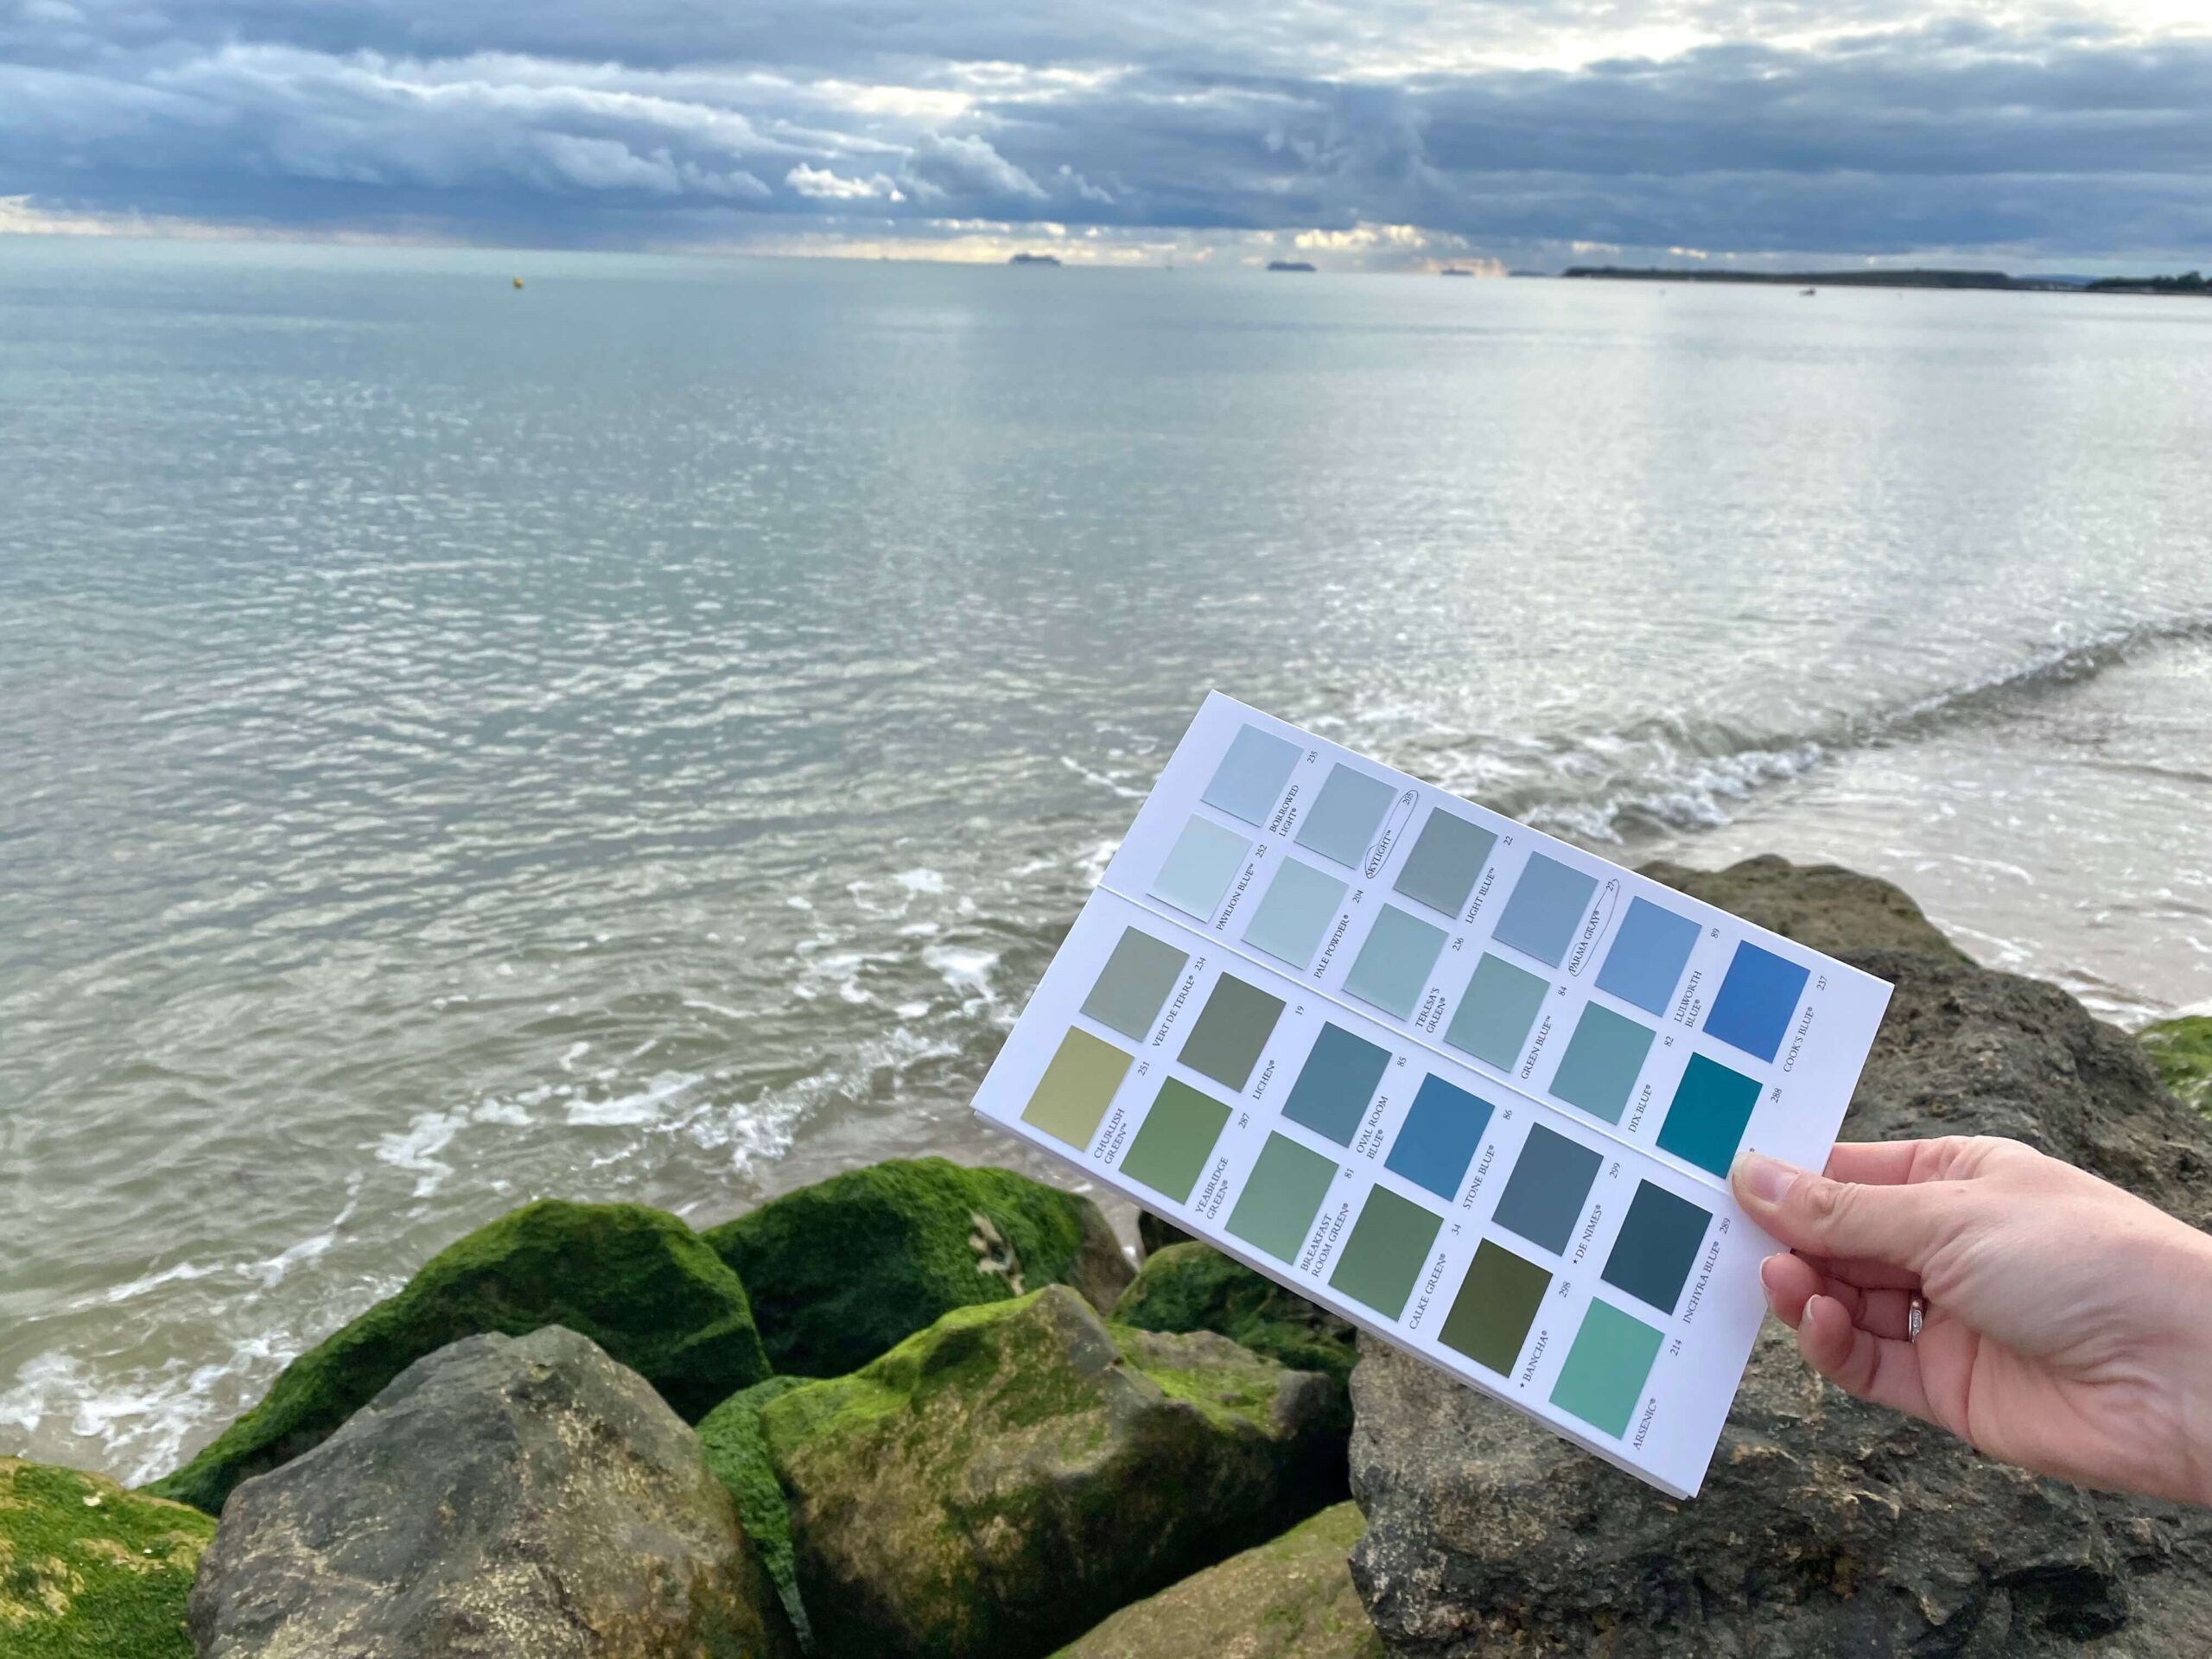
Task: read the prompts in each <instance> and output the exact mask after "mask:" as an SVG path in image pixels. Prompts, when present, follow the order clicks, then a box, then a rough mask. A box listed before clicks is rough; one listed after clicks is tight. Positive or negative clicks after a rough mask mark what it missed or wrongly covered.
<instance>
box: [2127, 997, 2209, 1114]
mask: <svg viewBox="0 0 2212 1659" xmlns="http://www.w3.org/2000/svg"><path fill="white" fill-rule="evenodd" d="M2136 1038H2137V1039H2138V1040H2139V1042H2141V1043H2142V1045H2143V1052H2145V1053H2146V1054H2148V1055H2149V1056H2150V1057H2151V1064H2152V1066H2154V1067H2155V1068H2157V1071H2158V1076H2159V1077H2160V1079H2161V1080H2162V1081H2164V1084H2165V1085H2166V1087H2167V1088H2169V1089H2171V1090H2173V1091H2174V1097H2175V1098H2176V1099H2177V1100H2178V1101H2180V1102H2181V1103H2182V1104H2183V1105H2184V1106H2193V1107H2195V1108H2196V1109H2197V1110H2198V1111H2200V1112H2202V1113H2204V1114H2206V1115H2207V1116H2212V1015H2208V1014H2183V1016H2182V1017H2181V1018H2180V1019H2178V1020H2160V1021H2159V1022H2158V1024H2157V1025H2155V1026H2146V1027H2144V1028H2143V1029H2142V1030H2141V1031H2139V1032H2138V1033H2136Z"/></svg>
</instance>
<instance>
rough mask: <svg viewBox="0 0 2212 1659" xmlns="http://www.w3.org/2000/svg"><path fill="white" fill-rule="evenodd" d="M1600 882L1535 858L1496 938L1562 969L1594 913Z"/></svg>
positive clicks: (1533, 855) (1538, 855)
mask: <svg viewBox="0 0 2212 1659" xmlns="http://www.w3.org/2000/svg"><path fill="white" fill-rule="evenodd" d="M1597 891H1598V879H1597V877H1595V876H1592V875H1585V874H1583V873H1582V872H1581V871H1580V870H1578V869H1576V868H1574V867H1573V866H1572V865H1570V864H1562V863H1560V861H1558V860H1557V859H1555V858H1547V857H1545V856H1544V855H1543V854H1541V853H1531V854H1530V855H1529V863H1528V867H1527V868H1524V869H1523V870H1522V872H1521V879H1520V880H1519V881H1517V882H1516V883H1515V884H1514V888H1513V897H1512V898H1510V899H1507V900H1506V904H1505V914H1504V915H1503V916H1501V917H1499V918H1498V919H1497V931H1496V933H1495V935H1494V936H1493V937H1495V938H1497V941H1498V943H1499V944H1510V945H1511V946H1512V947H1513V948H1514V949H1515V950H1523V951H1526V952H1527V953H1528V954H1529V955H1530V956H1532V957H1535V959H1536V960H1537V961H1538V962H1541V963H1549V964H1550V965H1551V966H1552V967H1554V968H1556V967H1558V966H1559V964H1560V960H1561V958H1563V957H1565V956H1566V955H1567V945H1568V944H1569V943H1570V942H1571V941H1572V940H1573V938H1574V931H1575V930H1576V929H1577V928H1579V927H1580V926H1581V925H1582V922H1583V918H1584V917H1586V915H1587V914H1588V913H1589V911H1590V899H1591V898H1592V895H1593V894H1594V893H1596V892H1597Z"/></svg>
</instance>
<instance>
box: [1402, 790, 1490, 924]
mask: <svg viewBox="0 0 2212 1659" xmlns="http://www.w3.org/2000/svg"><path fill="white" fill-rule="evenodd" d="M1495 846H1497V832H1496V831H1494V830H1490V829H1484V828H1483V827H1482V826H1481V825H1480V824H1478V823H1468V822H1467V820H1466V819H1465V818H1463V817H1459V816H1458V815H1456V814H1454V813H1451V812H1446V811H1445V810H1443V808H1441V807H1439V808H1438V809H1437V810H1435V811H1433V812H1431V813H1430V814H1429V815H1428V820H1427V823H1423V824H1422V825H1421V835H1420V836H1419V837H1418V838H1416V839H1415V841H1414V849H1413V851H1411V852H1410V853H1408V854H1407V855H1406V864H1405V868H1403V869H1402V870H1400V871H1399V872H1398V879H1397V880H1395V881H1394V882H1392V883H1391V889H1392V891H1393V892H1396V893H1403V894H1405V895H1406V897H1407V898H1408V899H1418V900H1419V901H1420V902H1421V903H1422V904H1424V905H1427V906H1428V907H1429V908H1430V909H1431V910H1440V911H1442V912H1444V913H1445V914H1446V916H1452V917H1457V916H1458V915H1459V912H1461V911H1462V910H1465V908H1466V906H1467V895H1468V894H1469V893H1472V892H1473V891H1474V890H1475V882H1476V880H1477V879H1478V877H1480V876H1481V874H1482V873H1483V866H1484V865H1485V864H1487V863H1489V862H1490V849H1491V848H1493V847H1495Z"/></svg>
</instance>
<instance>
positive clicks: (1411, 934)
mask: <svg viewBox="0 0 2212 1659" xmlns="http://www.w3.org/2000/svg"><path fill="white" fill-rule="evenodd" d="M1443 949H1444V930H1443V929H1442V928H1440V927H1438V926H1437V925H1434V924H1433V923H1431V922H1424V921H1423V920H1421V918H1420V917H1418V916H1416V915H1414V913H1413V912H1411V911H1405V910H1400V909H1399V908H1398V907H1397V906H1395V905H1385V906H1383V912H1382V914H1381V915H1379V916H1377V917H1376V918H1375V925H1374V926H1372V927H1370V928H1369V929H1368V931H1367V943H1366V944H1363V945H1361V946H1360V947H1359V959H1358V960H1357V962H1355V963H1352V965H1351V972H1350V973H1349V974H1346V975H1345V976H1344V989H1346V990H1348V991H1350V992H1351V994H1352V995H1354V996H1356V997H1357V998H1358V999H1359V1000H1360V1001H1363V1002H1372V1003H1373V1004H1374V1005H1375V1006H1376V1007H1378V1008H1382V1009H1383V1010H1384V1011H1386V1012H1388V1013H1390V1014H1396V1015H1397V1016H1398V1018H1400V1019H1401V1020H1402V1019H1404V1018H1405V1017H1406V1016H1407V1015H1408V1014H1411V1013H1412V1012H1413V1011H1414V1003H1416V1002H1418V1001H1421V991H1422V989H1423V988H1425V987H1426V986H1427V983H1428V970H1429V969H1432V968H1433V967H1435V966H1436V958H1437V957H1438V955H1439V954H1440V952H1441V951H1442V950H1443Z"/></svg>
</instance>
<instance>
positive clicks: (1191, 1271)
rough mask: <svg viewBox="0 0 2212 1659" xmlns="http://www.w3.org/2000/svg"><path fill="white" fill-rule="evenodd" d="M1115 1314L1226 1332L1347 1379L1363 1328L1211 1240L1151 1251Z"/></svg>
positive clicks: (1167, 1327) (1148, 1325)
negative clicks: (1266, 1275) (1264, 1274)
mask: <svg viewBox="0 0 2212 1659" xmlns="http://www.w3.org/2000/svg"><path fill="white" fill-rule="evenodd" d="M1114 1319H1115V1321H1116V1323H1117V1324H1120V1325H1135V1327H1136V1328H1137V1329H1139V1330H1140V1331H1215V1332H1219V1333H1220V1334H1221V1335H1223V1336H1224V1337H1227V1338H1229V1339H1230V1341H1231V1342H1234V1343H1236V1344H1240V1345H1242V1346H1243V1347H1246V1348H1249V1349H1250V1350H1251V1351H1253V1352H1254V1353H1255V1354H1265V1355H1266V1356H1267V1357H1268V1358H1269V1359H1274V1360H1280V1361H1281V1362H1282V1363H1284V1364H1285V1365H1287V1366H1289V1367H1290V1369H1291V1370H1294V1371H1319V1372H1321V1373H1322V1374H1323V1375H1324V1376H1328V1377H1330V1378H1332V1379H1333V1380H1334V1381H1335V1382H1336V1383H1338V1384H1339V1385H1340V1386H1341V1385H1342V1384H1344V1383H1348V1382H1349V1381H1350V1380H1351V1368H1352V1366H1353V1365H1354V1364H1356V1363H1357V1362H1358V1359H1359V1345H1358V1340H1357V1338H1358V1335H1359V1333H1358V1332H1357V1331H1356V1330H1355V1329H1354V1328H1353V1327H1352V1326H1351V1324H1350V1323H1348V1322H1347V1321H1345V1320H1344V1319H1338V1317H1337V1316H1336V1315H1335V1314H1333V1313H1330V1312H1329V1311H1328V1309H1326V1308H1325V1307H1322V1306H1319V1305H1318V1304H1316V1303H1313V1302H1310V1301H1308V1300H1306V1298H1305V1297H1303V1296H1300V1294H1298V1293H1297V1292H1296V1291H1293V1290H1285V1289H1284V1288H1283V1287H1281V1285H1278V1284H1277V1283H1275V1282H1274V1280H1272V1279H1268V1278H1263V1277H1262V1276H1261V1275H1260V1274H1256V1273H1255V1272H1253V1271H1252V1269H1251V1268H1248V1267H1246V1266H1245V1265H1244V1264H1243V1262H1237V1261H1234V1260H1232V1259H1231V1258H1230V1257H1229V1256H1226V1255H1223V1254H1222V1253H1221V1252H1220V1251H1219V1250H1217V1249H1214V1248H1213V1247H1212V1246H1211V1245H1210V1244H1198V1243H1189V1244H1170V1245H1168V1246H1167V1247H1166V1249H1161V1250H1159V1251H1156V1252H1154V1254H1153V1255H1148V1256H1147V1257H1146V1258H1145V1263H1144V1266H1143V1267H1141V1268H1139V1269H1138V1270H1137V1276H1136V1277H1135V1279H1134V1280H1132V1281H1130V1284H1129V1287H1128V1289H1127V1290H1125V1291H1123V1292H1122V1300H1120V1301H1119V1302H1118V1303H1116V1305H1115V1308H1114Z"/></svg>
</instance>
